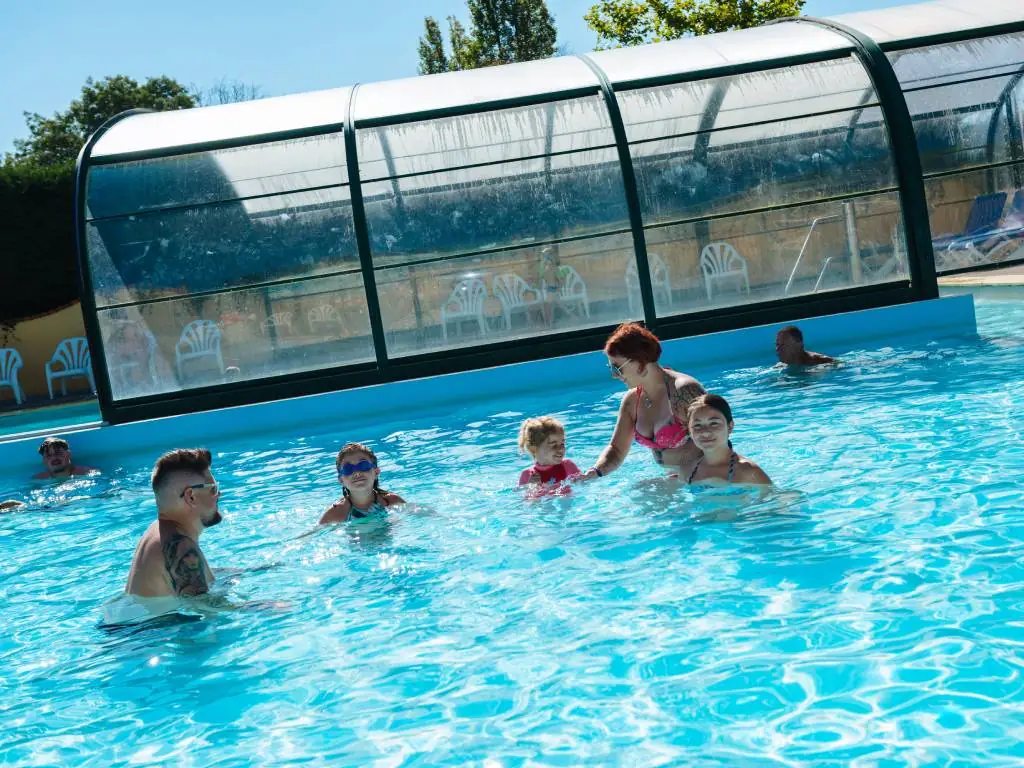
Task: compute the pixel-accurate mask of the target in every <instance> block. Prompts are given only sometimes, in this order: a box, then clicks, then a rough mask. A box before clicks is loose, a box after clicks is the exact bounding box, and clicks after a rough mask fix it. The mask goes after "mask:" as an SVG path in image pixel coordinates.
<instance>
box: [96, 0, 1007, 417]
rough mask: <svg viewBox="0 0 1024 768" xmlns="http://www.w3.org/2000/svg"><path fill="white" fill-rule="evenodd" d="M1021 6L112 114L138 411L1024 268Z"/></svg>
mask: <svg viewBox="0 0 1024 768" xmlns="http://www.w3.org/2000/svg"><path fill="white" fill-rule="evenodd" d="M1022 73H1024V6H1022V5H1021V4H1020V3H1019V2H1017V0H1014V1H1013V2H1010V1H1008V0H971V1H970V2H969V1H968V0H948V1H945V2H935V3H927V4H923V5H915V6H904V7H899V8H892V9H887V10H880V11H873V12H867V13H858V14H851V15H846V16H839V17H833V18H829V19H811V18H806V17H802V18H799V19H792V20H787V21H785V22H781V23H776V24H772V25H768V26H764V27H759V28H756V29H749V30H742V31H737V32H730V33H725V34H720V35H709V36H706V37H700V38H689V39H683V40H678V41H674V42H668V43H660V44H657V45H650V46H643V47H638V48H630V49H619V50H610V51H601V52H595V53H591V54H587V55H582V56H574V57H568V56H567V57H561V58H555V59H549V60H545V61H537V62H530V63H525V64H515V65H510V66H505V67H494V68H489V69H483V70H475V71H469V72H457V73H448V74H442V75H432V76H426V77H417V78H410V79H406V80H396V81H391V82H383V83H372V84H366V85H357V86H354V87H349V88H339V89H336V90H328V91H321V92H316V93H307V94H299V95H293V96H284V97H279V98H270V99H264V100H260V101H251V102H244V103H239V104H231V105H225V106H217V107H207V108H200V109H191V110H182V111H177V112H162V113H143V112H130V113H126V114H123V115H119V116H118V117H116V118H114V119H113V120H111V121H109V122H108V123H107V124H106V125H104V126H103V127H102V128H101V129H100V130H99V131H97V133H96V134H95V135H94V136H92V137H91V138H90V140H89V142H88V144H87V145H86V147H85V148H84V149H83V151H82V154H81V157H80V159H79V166H78V179H77V192H78V199H77V210H76V214H77V217H78V221H77V227H78V235H79V258H80V266H81V275H82V299H83V301H82V305H83V309H84V314H85V319H86V326H87V333H88V336H89V342H90V347H91V350H92V361H93V366H94V369H95V372H96V383H97V388H98V391H99V396H100V405H101V408H102V410H103V414H104V416H105V418H106V419H108V420H109V421H112V422H122V421H130V420H136V419H140V418H148V417H152V416H158V415H166V414H173V413H179V412H184V411H191V410H202V409H207V408H213V407H221V406H227V405H236V404H242V403H248V402H258V401H261V400H269V399H276V398H281V397H288V396H293V395H298V394H307V393H313V392H321V391H328V390H334V389H343V388H348V387H354V386H362V385H366V384H371V383H378V382H384V381H393V380H399V379H407V378H414V377H420V376H425V375H434V374H438V373H446V372H454V371H458V370H466V369H471V368H479V367H483V366H488V365H495V364H500V363H507V362H517V361H521V360H527V359H535V358H539V357H546V356H551V355H556V354H565V353H572V352H578V351H584V350H589V349H595V348H597V347H598V346H599V345H600V343H602V342H603V340H604V338H605V337H606V335H607V333H608V332H609V331H610V330H611V329H612V328H613V327H614V326H615V325H617V324H618V323H620V322H623V321H627V320H641V321H643V322H645V323H646V324H647V325H648V326H649V327H651V328H653V329H654V330H655V331H656V332H657V333H659V334H660V335H662V336H663V337H666V338H671V337H679V336H686V335H693V334H699V333H706V332H711V331H718V330H724V329H729V328H737V327H742V326H747V325H753V324H759V323H767V322H776V321H782V320H796V319H799V318H801V317H808V316H813V315H821V314H831V313H835V312H840V311H848V310H854V309H866V308H871V307H878V306H885V305H890V304H897V303H902V302H909V301H914V300H918V299H926V298H932V297H934V296H936V295H937V285H936V273H937V272H947V271H957V270H963V269H974V268H979V267H984V266H986V265H990V264H993V263H1005V262H1008V261H1013V260H1024V146H1022V143H1024V142H1022V134H1024V130H1022V123H1021V115H1022V114H1024V86H1022V85H1021V79H1022Z"/></svg>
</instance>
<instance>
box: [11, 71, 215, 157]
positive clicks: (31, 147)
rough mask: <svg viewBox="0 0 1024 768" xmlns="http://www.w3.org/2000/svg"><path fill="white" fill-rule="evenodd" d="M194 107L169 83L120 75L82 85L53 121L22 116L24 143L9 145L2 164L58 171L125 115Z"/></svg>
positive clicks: (163, 79)
mask: <svg viewBox="0 0 1024 768" xmlns="http://www.w3.org/2000/svg"><path fill="white" fill-rule="evenodd" d="M194 106H196V100H195V98H194V96H193V95H192V94H191V93H189V91H188V89H187V88H185V86H183V85H181V84H180V83H178V82H177V81H175V80H172V79H171V78H169V77H151V78H149V79H148V80H146V82H145V83H141V84H140V83H139V82H137V81H136V80H134V79H133V78H130V77H127V76H125V75H115V76H113V77H107V78H104V79H102V80H100V81H98V82H94V81H93V79H92V78H89V79H88V80H86V81H85V85H84V86H82V93H81V95H80V96H79V97H78V98H77V99H75V100H74V101H72V102H71V105H70V106H69V107H68V108H67V109H66V110H64V111H63V112H57V113H56V114H54V115H53V117H44V116H43V115H40V114H38V113H30V112H26V113H25V122H26V124H27V125H28V131H29V138H27V139H17V140H15V142H14V154H12V155H8V156H7V158H6V162H7V163H13V164H17V163H30V164H33V165H37V166H42V167H47V166H57V165H66V164H68V163H73V162H74V160H75V158H76V157H77V156H78V152H79V150H81V148H82V146H83V145H84V144H85V142H86V140H87V139H88V138H89V135H90V134H91V133H92V132H93V131H95V130H96V129H97V128H99V127H100V126H101V125H102V124H103V123H104V122H106V121H107V120H108V119H110V118H111V117H113V116H114V115H116V114H118V113H119V112H124V111H125V110H126V109H132V108H134V107H144V108H147V109H154V110H158V111H164V110H170V109H188V108H190V107H194Z"/></svg>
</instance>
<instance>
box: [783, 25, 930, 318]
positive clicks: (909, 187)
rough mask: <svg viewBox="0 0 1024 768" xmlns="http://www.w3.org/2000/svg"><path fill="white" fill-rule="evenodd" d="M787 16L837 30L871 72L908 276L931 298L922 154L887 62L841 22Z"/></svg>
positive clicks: (868, 40) (870, 42) (923, 295)
mask: <svg viewBox="0 0 1024 768" xmlns="http://www.w3.org/2000/svg"><path fill="white" fill-rule="evenodd" d="M787 22H789V23H800V24H813V25H814V26H817V27H822V28H824V29H828V30H830V31H832V32H835V33H837V34H839V35H842V36H843V37H845V38H846V39H847V40H849V41H850V42H852V43H853V44H854V52H855V53H856V54H857V57H858V58H859V59H860V61H861V64H862V65H863V67H864V69H865V70H866V71H867V73H868V77H869V78H871V82H872V84H873V85H874V87H875V93H876V94H877V95H878V104H879V106H880V107H881V110H882V114H883V115H884V116H885V125H886V128H887V130H888V134H889V149H890V151H891V152H892V158H893V163H894V164H895V167H896V182H897V185H898V187H899V191H900V210H901V213H902V214H903V226H904V230H905V232H906V235H907V253H908V254H909V256H910V258H909V262H910V264H909V266H910V274H911V280H912V282H913V285H914V289H915V292H916V293H917V297H918V298H919V299H934V298H936V297H937V296H938V295H939V285H938V280H937V278H936V275H935V254H934V253H933V252H932V235H931V227H930V225H929V222H928V201H927V198H926V196H925V191H924V177H923V172H922V170H921V156H920V154H919V153H918V149H917V138H916V136H915V134H914V122H913V120H912V119H911V117H910V109H909V107H908V106H907V100H906V98H904V96H903V89H902V87H901V86H900V81H899V78H897V77H896V72H895V70H894V69H893V67H892V63H891V62H890V61H889V59H888V58H887V57H886V55H885V53H884V52H883V51H882V48H881V46H879V45H878V43H876V42H875V41H874V40H872V39H871V38H870V37H868V36H867V35H865V34H863V33H862V32H860V31H858V30H856V29H853V28H852V27H848V26H846V25H845V24H840V23H838V22H835V21H832V20H831V19H818V18H814V17H812V16H797V17H793V18H791V19H783V20H781V23H787Z"/></svg>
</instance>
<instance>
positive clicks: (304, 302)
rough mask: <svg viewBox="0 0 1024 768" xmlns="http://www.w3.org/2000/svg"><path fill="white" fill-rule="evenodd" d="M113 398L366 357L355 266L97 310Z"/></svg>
mask: <svg viewBox="0 0 1024 768" xmlns="http://www.w3.org/2000/svg"><path fill="white" fill-rule="evenodd" d="M98 317H99V323H100V330H101V332H102V334H103V339H104V353H105V355H106V361H107V368H108V370H109V371H110V381H111V388H112V392H113V397H114V399H115V400H122V399H125V398H132V397H141V396H144V395H154V394H160V393H166V392H176V391H180V390H184V389H190V388H193V387H199V386H209V385H211V384H221V383H225V382H233V381H249V380H254V379H260V378H265V377H268V376H278V375H282V374H288V373H297V372H300V371H312V370H318V369H321V368H334V367H337V366H339V365H350V364H356V363H366V362H370V361H372V360H374V359H375V358H374V352H373V340H372V338H371V336H370V323H369V313H368V312H367V309H366V293H365V291H364V290H363V282H362V275H359V274H355V275H347V276H340V277H325V278H319V279H313V280H306V281H303V282H301V283H290V284H288V285H284V286H271V287H264V288H258V289H247V290H239V291H231V292H229V293H221V294H216V295H213V296H206V297H185V298H180V299H173V300H170V301H162V302H155V303H150V304H142V305H137V306H133V307H126V308H118V309H105V310H101V311H100V312H99V313H98Z"/></svg>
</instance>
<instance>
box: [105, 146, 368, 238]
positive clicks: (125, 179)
mask: <svg viewBox="0 0 1024 768" xmlns="http://www.w3.org/2000/svg"><path fill="white" fill-rule="evenodd" d="M347 183H348V171H347V169H346V167H345V143H344V140H343V138H342V136H341V134H339V133H331V134H325V135H323V136H311V137H309V138H304V139H291V140H288V141H276V142H268V143H266V144H254V145H251V146H246V147H232V148H229V149H218V150H212V151H209V152H195V153H192V154H185V155H174V156H171V157H163V158H157V159H152V160H137V161H131V162H124V163H112V164H110V165H97V166H93V167H92V168H90V169H89V177H88V186H87V205H88V214H89V218H90V219H94V218H95V219H99V218H109V217H111V216H123V215H127V214H133V213H140V212H142V211H151V210H155V209H159V208H168V207H181V206H188V205H199V204H203V203H217V202H224V201H231V200H246V199H250V198H258V197H266V196H268V195H281V194H285V193H287V192H295V191H299V190H304V189H311V188H316V187H327V186H337V185H341V184H347Z"/></svg>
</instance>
